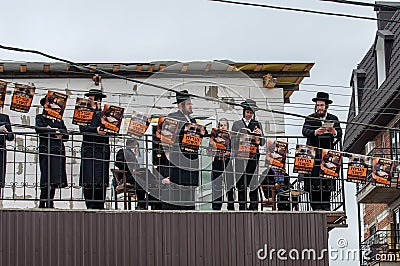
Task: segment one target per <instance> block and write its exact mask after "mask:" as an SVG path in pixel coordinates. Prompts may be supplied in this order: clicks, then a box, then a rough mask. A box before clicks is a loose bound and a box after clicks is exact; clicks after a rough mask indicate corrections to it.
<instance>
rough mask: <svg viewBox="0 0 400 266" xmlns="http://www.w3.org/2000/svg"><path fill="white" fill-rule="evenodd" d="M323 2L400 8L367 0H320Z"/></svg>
mask: <svg viewBox="0 0 400 266" xmlns="http://www.w3.org/2000/svg"><path fill="white" fill-rule="evenodd" d="M320 1H322V2H334V3H338V4H348V5H355V6H366V7H374V8H375V7H382V8H388V9H392V10H398V9H400V8H399V7H397V6H392V5H385V4H377V3H365V2H357V1H349V0H320Z"/></svg>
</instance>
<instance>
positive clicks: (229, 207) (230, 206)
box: [227, 203, 235, 211]
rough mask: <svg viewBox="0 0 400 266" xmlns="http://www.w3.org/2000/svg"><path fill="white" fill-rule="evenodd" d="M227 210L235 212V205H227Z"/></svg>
mask: <svg viewBox="0 0 400 266" xmlns="http://www.w3.org/2000/svg"><path fill="white" fill-rule="evenodd" d="M227 209H228V211H234V210H235V205H234V204H233V203H228V207H227Z"/></svg>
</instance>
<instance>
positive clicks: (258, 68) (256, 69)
mask: <svg viewBox="0 0 400 266" xmlns="http://www.w3.org/2000/svg"><path fill="white" fill-rule="evenodd" d="M262 66H263V65H261V64H257V65H256V66H255V67H254V69H253V71H254V72H258V71H261V68H262Z"/></svg>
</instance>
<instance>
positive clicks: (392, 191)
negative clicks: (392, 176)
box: [356, 183, 400, 204]
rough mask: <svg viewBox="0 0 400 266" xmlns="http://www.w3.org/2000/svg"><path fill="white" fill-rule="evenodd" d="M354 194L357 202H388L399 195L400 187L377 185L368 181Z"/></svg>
mask: <svg viewBox="0 0 400 266" xmlns="http://www.w3.org/2000/svg"><path fill="white" fill-rule="evenodd" d="M356 196H357V202H358V203H385V204H390V203H392V202H393V201H395V200H396V199H398V198H399V197H400V189H397V188H394V187H379V186H375V185H373V184H371V183H368V184H366V185H365V186H364V187H363V188H362V189H361V190H360V191H358V192H357V195H356Z"/></svg>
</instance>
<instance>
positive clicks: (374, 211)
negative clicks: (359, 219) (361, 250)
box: [363, 204, 393, 239]
mask: <svg viewBox="0 0 400 266" xmlns="http://www.w3.org/2000/svg"><path fill="white" fill-rule="evenodd" d="M363 221H364V226H365V228H364V229H365V230H364V239H366V238H368V237H369V228H370V227H371V226H373V225H375V226H376V230H383V229H387V227H388V226H389V225H390V223H392V222H393V214H392V211H391V209H390V208H389V206H388V205H387V204H365V205H364V219H363Z"/></svg>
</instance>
